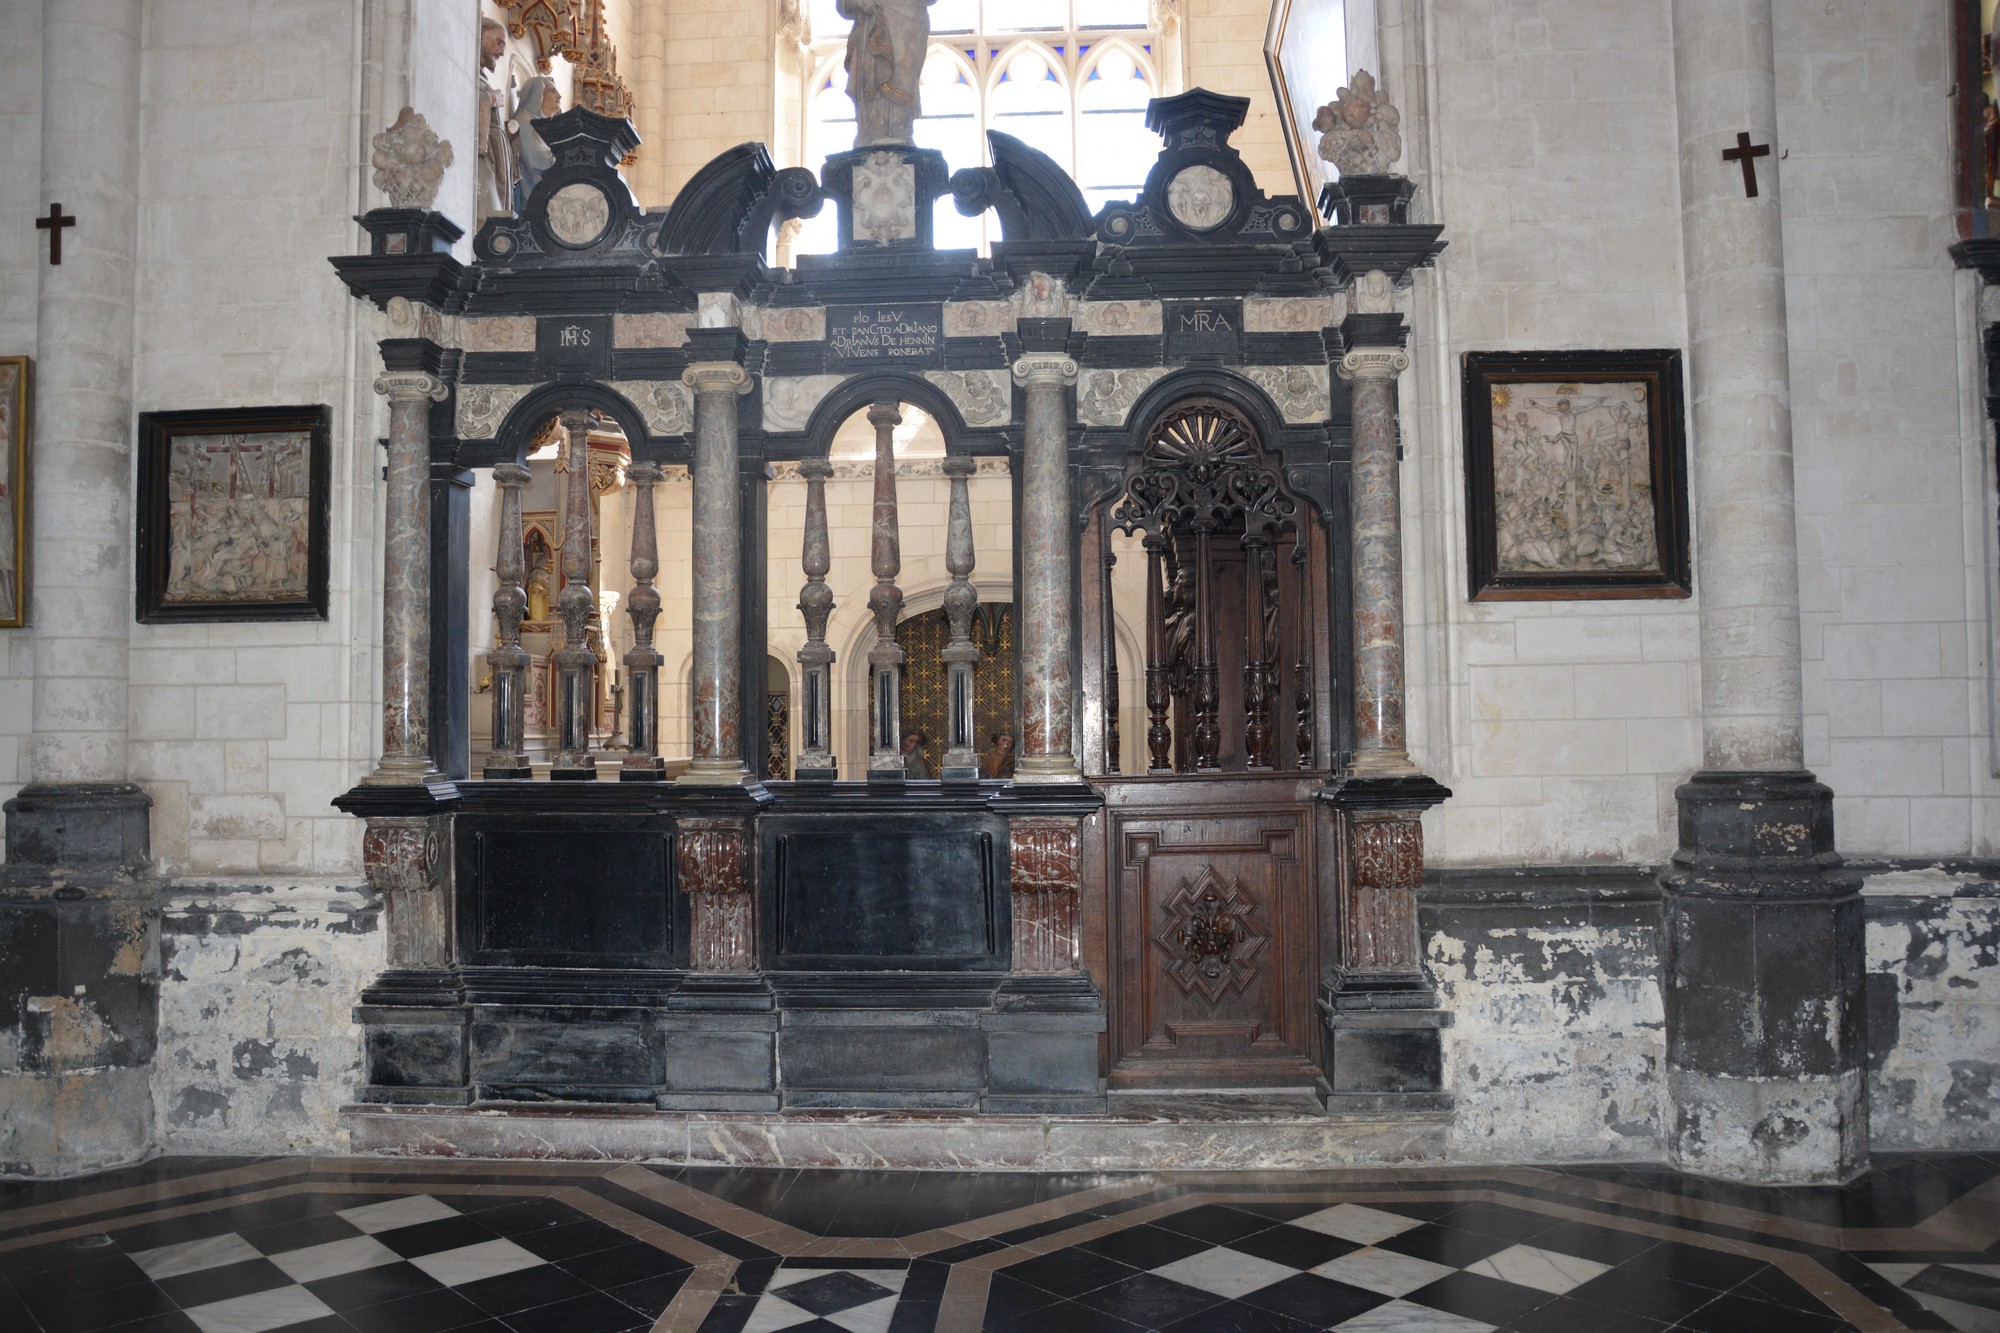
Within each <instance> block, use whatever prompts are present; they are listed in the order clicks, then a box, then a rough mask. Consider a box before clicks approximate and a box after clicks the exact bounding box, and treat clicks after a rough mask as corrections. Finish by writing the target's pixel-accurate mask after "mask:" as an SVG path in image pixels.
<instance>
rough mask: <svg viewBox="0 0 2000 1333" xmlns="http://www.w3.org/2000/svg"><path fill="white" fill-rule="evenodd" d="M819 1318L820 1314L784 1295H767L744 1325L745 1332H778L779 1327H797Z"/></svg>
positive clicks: (758, 1303)
mask: <svg viewBox="0 0 2000 1333" xmlns="http://www.w3.org/2000/svg"><path fill="white" fill-rule="evenodd" d="M817 1318H819V1316H818V1315H816V1314H814V1313H813V1312H812V1311H811V1310H801V1309H800V1308H799V1307H798V1306H796V1305H793V1304H792V1303H791V1302H790V1301H788V1300H786V1299H785V1298H784V1297H782V1296H768V1295H767V1296H765V1297H764V1298H763V1299H762V1300H760V1301H758V1302H757V1308H756V1309H754V1310H752V1311H751V1312H750V1320H749V1322H748V1323H746V1324H744V1325H743V1333H778V1330H779V1329H784V1328H797V1327H798V1326H799V1325H800V1324H810V1323H811V1322H812V1321H813V1320H815V1319H817Z"/></svg>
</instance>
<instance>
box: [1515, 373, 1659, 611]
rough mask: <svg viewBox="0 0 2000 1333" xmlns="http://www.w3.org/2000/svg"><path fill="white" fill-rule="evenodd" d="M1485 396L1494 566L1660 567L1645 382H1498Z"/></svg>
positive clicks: (1538, 569)
mask: <svg viewBox="0 0 2000 1333" xmlns="http://www.w3.org/2000/svg"><path fill="white" fill-rule="evenodd" d="M1492 398H1493V500H1494V508H1495V520H1496V521H1495V529H1494V530H1495V535H1496V537H1497V538H1498V550H1499V569H1500V571H1501V572H1503V573H1542V572H1549V571H1556V570H1589V571H1632V572H1642V571H1643V572H1650V571H1656V570H1658V569H1659V568H1660V550H1659V544H1658V541H1657V539H1656V537H1655V535H1654V522H1653V479H1652V453H1651V449H1650V447H1649V445H1648V432H1649V429H1650V428H1649V420H1650V412H1651V404H1650V403H1649V402H1648V395H1647V391H1646V386H1645V385H1643V384H1634V383H1622V384H1621V383H1612V384H1581V383H1578V384H1560V383H1546V384H1505V385H1495V386H1494V387H1493V390H1492Z"/></svg>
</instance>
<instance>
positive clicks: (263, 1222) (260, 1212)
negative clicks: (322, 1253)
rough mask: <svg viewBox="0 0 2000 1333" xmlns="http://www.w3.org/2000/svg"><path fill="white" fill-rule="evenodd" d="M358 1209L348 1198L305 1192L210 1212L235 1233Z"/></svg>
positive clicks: (343, 1195) (219, 1207)
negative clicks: (345, 1209) (343, 1210)
mask: <svg viewBox="0 0 2000 1333" xmlns="http://www.w3.org/2000/svg"><path fill="white" fill-rule="evenodd" d="M355 1206H357V1205H356V1204H355V1203H353V1202H352V1201H351V1199H350V1196H348V1195H345V1194H316V1193H313V1192H311V1191H305V1192H302V1193H298V1194H287V1195H283V1196H281V1197H279V1198H276V1199H259V1200H258V1201H257V1202H256V1203H237V1204H223V1205H220V1206H218V1207H215V1208H212V1209H210V1210H209V1211H210V1212H212V1213H213V1214H214V1215H215V1216H216V1217H219V1218H221V1219H222V1220H223V1221H224V1222H227V1223H228V1224H229V1229H230V1230H231V1231H254V1230H256V1229H257V1228H259V1227H273V1226H277V1225H278V1224H280V1223H282V1222H297V1221H299V1220H300V1219H301V1218H306V1217H316V1216H318V1215H319V1214H321V1213H333V1212H338V1211H340V1210H341V1209H342V1208H352V1207H355Z"/></svg>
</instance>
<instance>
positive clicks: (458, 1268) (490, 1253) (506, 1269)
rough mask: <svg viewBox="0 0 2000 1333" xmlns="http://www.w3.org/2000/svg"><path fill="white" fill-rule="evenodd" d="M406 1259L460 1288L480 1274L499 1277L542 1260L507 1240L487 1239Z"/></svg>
mask: <svg viewBox="0 0 2000 1333" xmlns="http://www.w3.org/2000/svg"><path fill="white" fill-rule="evenodd" d="M410 1262H411V1263H413V1264H415V1265H416V1266H417V1267H418V1268H421V1269H423V1270H424V1271H425V1272H426V1273H429V1274H430V1275H431V1276H432V1277H434V1278H436V1279H437V1280H438V1281H440V1282H442V1283H444V1284H445V1285H446V1286H447V1287H462V1286H464V1285H465V1284H466V1283H468V1282H477V1281H479V1279H481V1278H483V1277H499V1276H500V1275H501V1274H502V1273H518V1272H520V1271H521V1270H522V1269H524V1268H534V1267H536V1266H537V1265H539V1264H541V1263H542V1262H543V1260H542V1259H541V1258H540V1257H539V1256H537V1255H533V1254H530V1253H528V1252H527V1251H526V1250H524V1249H522V1248H521V1247H520V1246H518V1245H516V1244H515V1243H514V1242H513V1241H511V1240H489V1241H487V1242H486V1243H484V1244H483V1245H467V1246H466V1247H465V1248H463V1249H459V1250H446V1251H444V1252H443V1253H441V1254H427V1255H425V1256H424V1257H423V1258H421V1259H412V1260H410Z"/></svg>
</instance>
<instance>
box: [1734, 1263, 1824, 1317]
mask: <svg viewBox="0 0 2000 1333" xmlns="http://www.w3.org/2000/svg"><path fill="white" fill-rule="evenodd" d="M1729 1294H1730V1295H1732V1296H1747V1297H1749V1298H1750V1299H1752V1300H1758V1301H1764V1302H1766V1303H1768V1304H1771V1305H1778V1306H1783V1307H1784V1308H1785V1309H1787V1310H1803V1311H1805V1312H1806V1313H1807V1314H1816V1315H1826V1316H1829V1317H1831V1315H1832V1314H1833V1311H1831V1310H1829V1309H1827V1308H1826V1306H1825V1305H1823V1304H1821V1303H1820V1300H1819V1298H1818V1297H1817V1296H1814V1295H1813V1294H1812V1293H1811V1292H1809V1291H1807V1290H1806V1289H1805V1288H1804V1287H1801V1286H1800V1285H1799V1284H1798V1283H1796V1282H1794V1281H1792V1280H1791V1279H1790V1278H1788V1277H1786V1276H1785V1275H1784V1274H1783V1273H1781V1272H1779V1271H1778V1270H1777V1269H1776V1268H1767V1269H1765V1270H1764V1271H1763V1272H1761V1273H1758V1274H1757V1275H1756V1276H1754V1277H1752V1278H1751V1279H1750V1280H1749V1281H1748V1282H1745V1283H1744V1284H1743V1285H1742V1286H1740V1287H1737V1288H1736V1289H1735V1290H1733V1291H1731V1292H1730V1293H1729Z"/></svg>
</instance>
